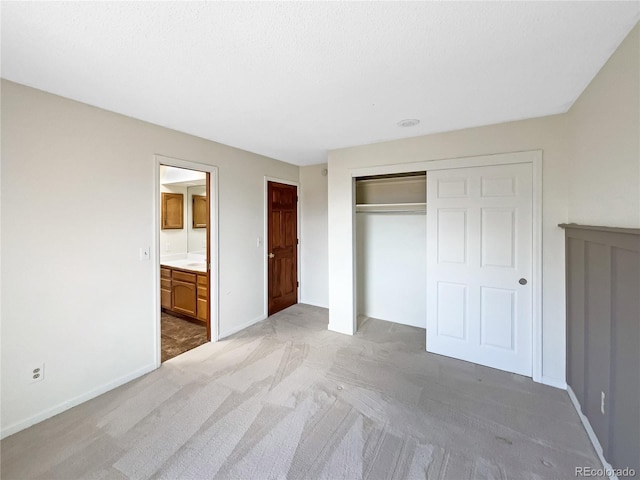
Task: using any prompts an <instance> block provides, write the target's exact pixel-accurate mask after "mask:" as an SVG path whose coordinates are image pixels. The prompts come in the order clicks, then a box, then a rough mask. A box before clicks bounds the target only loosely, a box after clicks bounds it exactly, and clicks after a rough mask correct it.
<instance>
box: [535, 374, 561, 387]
mask: <svg viewBox="0 0 640 480" xmlns="http://www.w3.org/2000/svg"><path fill="white" fill-rule="evenodd" d="M540 383H542V384H543V385H548V386H549V387H555V388H559V389H561V390H566V389H567V382H565V381H564V380H558V379H557V378H553V377H545V376H544V375H543V376H542V377H541V378H540Z"/></svg>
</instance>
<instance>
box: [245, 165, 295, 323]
mask: <svg viewBox="0 0 640 480" xmlns="http://www.w3.org/2000/svg"><path fill="white" fill-rule="evenodd" d="M269 182H276V183H283V184H285V185H293V186H294V187H296V195H297V196H298V202H297V205H296V213H297V215H296V217H297V218H296V237H297V238H298V245H297V248H296V250H297V255H298V261H297V262H296V264H297V268H296V270H297V272H296V275H297V276H298V280H297V281H298V302H299V301H300V297H301V295H300V288H301V287H300V284H301V283H302V282H300V278H301V270H300V264H301V263H302V262H301V261H300V245H301V244H302V241H301V235H300V227H301V225H300V210H301V208H300V182H297V181H295V180H285V179H284V178H277V177H270V176H268V175H265V176H264V230H263V233H262V250H263V258H264V272H263V274H264V306H263V309H262V312H263V315H264V318H267V317H268V316H269V258H268V257H267V255H268V254H269V252H268V251H267V249H268V248H269V237H268V235H269V198H268V193H269V192H268V187H269ZM256 321H258V320H256ZM253 323H255V322H253ZM249 325H252V324H249ZM247 326H248V325H247ZM243 328H245V327H243Z"/></svg>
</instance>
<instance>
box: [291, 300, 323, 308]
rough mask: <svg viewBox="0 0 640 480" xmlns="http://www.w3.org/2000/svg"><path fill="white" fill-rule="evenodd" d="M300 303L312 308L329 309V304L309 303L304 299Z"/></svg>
mask: <svg viewBox="0 0 640 480" xmlns="http://www.w3.org/2000/svg"><path fill="white" fill-rule="evenodd" d="M298 303H303V304H305V305H311V306H312V307H320V308H327V309H328V308H329V305H327V304H321V303H319V302H309V301H307V300H306V299H302V300H300V301H299V302H298Z"/></svg>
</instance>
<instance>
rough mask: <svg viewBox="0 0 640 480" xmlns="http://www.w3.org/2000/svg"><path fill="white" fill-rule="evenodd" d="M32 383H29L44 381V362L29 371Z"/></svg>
mask: <svg viewBox="0 0 640 480" xmlns="http://www.w3.org/2000/svg"><path fill="white" fill-rule="evenodd" d="M29 375H30V377H31V378H30V381H29V383H36V382H41V381H42V380H44V362H42V363H38V364H36V365H33V366H32V368H31V370H30V371H29Z"/></svg>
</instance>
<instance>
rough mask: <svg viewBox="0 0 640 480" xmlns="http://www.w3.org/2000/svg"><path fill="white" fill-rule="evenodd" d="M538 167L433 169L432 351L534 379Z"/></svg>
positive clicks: (429, 189) (430, 181) (430, 184)
mask: <svg viewBox="0 0 640 480" xmlns="http://www.w3.org/2000/svg"><path fill="white" fill-rule="evenodd" d="M532 219H533V189H532V165H531V164H530V163H520V164H512V165H496V166H488V167H474V168H458V169H451V170H432V171H429V172H427V351H429V352H432V353H438V354H441V355H447V356H449V357H454V358H459V359H461V360H466V361H469V362H474V363H478V364H481V365H487V366H489V367H494V368H499V369H500V370H506V371H508V372H514V373H519V374H522V375H527V376H531V364H532V361H531V338H532V337H531V336H532V282H531V272H532V258H533V250H532V248H533V243H532V234H533V228H532Z"/></svg>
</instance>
